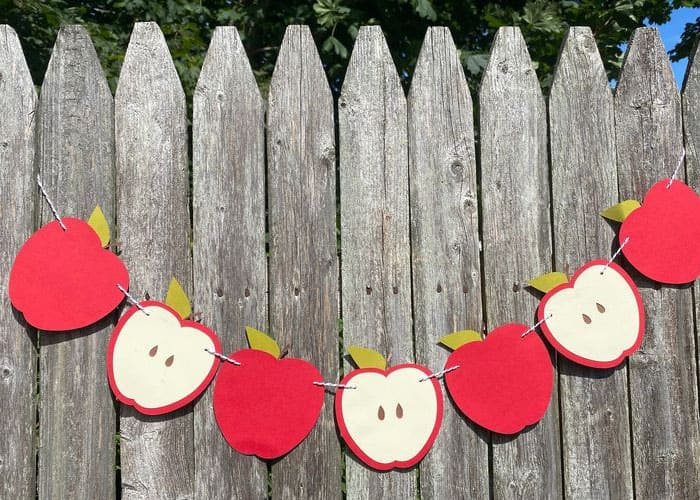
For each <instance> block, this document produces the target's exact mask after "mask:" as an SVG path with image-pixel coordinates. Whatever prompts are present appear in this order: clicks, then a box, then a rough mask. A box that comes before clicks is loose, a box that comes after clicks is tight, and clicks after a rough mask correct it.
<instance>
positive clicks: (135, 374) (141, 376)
mask: <svg viewBox="0 0 700 500" xmlns="http://www.w3.org/2000/svg"><path fill="white" fill-rule="evenodd" d="M170 288H171V289H173V288H175V289H178V288H179V289H180V290H181V287H180V286H179V284H178V283H177V280H174V279H173V283H171V287H170ZM183 293H184V292H183ZM169 295H171V293H169ZM175 295H176V296H180V297H181V294H180V293H179V292H175ZM180 300H181V299H180ZM139 305H140V306H141V308H142V309H140V308H139V307H137V306H134V307H132V308H131V309H129V310H128V311H127V312H126V313H125V314H124V315H123V316H122V317H121V319H120V320H119V322H118V323H117V326H116V328H115V330H114V333H113V334H112V338H111V339H110V342H109V346H108V348H107V378H108V379H109V386H110V387H111V389H112V392H114V394H115V396H116V398H117V400H119V401H121V402H122V403H123V404H126V405H129V406H133V407H134V408H136V409H137V410H138V411H139V412H141V413H144V414H146V415H161V414H164V413H168V412H171V411H174V410H177V409H178V408H182V407H183V406H185V405H187V404H188V403H190V402H191V401H193V400H194V399H195V398H196V397H197V396H199V395H200V394H201V393H202V392H203V391H204V389H206V387H207V385H209V383H210V382H211V380H212V379H213V378H214V375H215V374H216V369H217V368H218V366H219V359H218V358H217V357H215V356H212V355H211V354H210V353H209V352H207V350H208V351H210V352H219V351H220V350H221V344H220V343H219V339H218V338H217V336H216V334H215V333H214V332H213V331H212V330H210V329H209V328H207V327H206V326H204V325H201V324H199V323H196V322H194V321H188V320H186V319H182V316H181V314H180V312H181V311H180V312H178V311H177V310H176V309H174V308H173V307H170V305H168V304H163V303H160V302H157V301H153V300H149V301H145V302H141V303H140V304H139ZM173 305H175V306H179V304H177V303H175V304H173ZM187 308H189V300H188V301H187ZM181 310H182V309H181Z"/></svg>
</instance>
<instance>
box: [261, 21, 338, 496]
mask: <svg viewBox="0 0 700 500" xmlns="http://www.w3.org/2000/svg"><path fill="white" fill-rule="evenodd" d="M334 136H335V134H334V120H333V98H332V96H331V91H330V87H329V86H328V81H327V79H326V75H325V73H324V71H323V66H322V65H321V60H320V59H319V56H318V52H317V51H316V46H315V45H314V41H313V38H312V37H311V31H310V30H309V28H308V27H307V26H289V27H288V28H287V31H286V32H285V35H284V40H283V41H282V46H281V47H280V53H279V56H278V58H277V64H276V66H275V70H274V72H273V74H272V81H271V83H270V96H269V106H268V112H267V158H268V164H267V187H268V206H269V208H268V210H269V219H268V221H269V232H270V258H269V282H270V300H269V308H270V330H271V332H272V336H273V337H274V338H275V339H276V340H277V341H278V343H279V344H280V345H290V346H291V351H290V355H291V356H293V357H299V358H302V359H306V360H308V361H309V362H311V363H312V364H314V365H315V366H316V367H318V369H319V371H320V372H321V374H322V375H323V377H324V378H325V379H326V380H330V381H334V380H337V378H338V306H337V300H338V257H337V253H336V234H335V209H336V207H335V182H336V181H335V137H334ZM339 457H340V444H339V443H338V436H337V434H336V430H335V423H334V418H333V404H332V398H331V397H330V396H326V401H325V404H324V406H323V410H322V412H321V417H320V418H319V421H318V423H317V424H316V426H315V427H314V429H313V430H312V431H311V433H310V434H309V436H308V438H307V439H306V440H305V441H304V442H302V443H301V444H300V445H299V446H298V447H297V448H296V449H294V450H293V451H292V452H291V453H290V454H289V455H287V457H286V458H285V459H284V460H281V461H280V462H278V463H275V464H274V465H273V466H272V496H273V498H275V497H282V498H294V497H304V496H308V495H312V496H318V497H319V498H334V497H339V496H340V478H341V468H340V460H339Z"/></svg>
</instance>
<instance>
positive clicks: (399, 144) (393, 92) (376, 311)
mask: <svg viewBox="0 0 700 500" xmlns="http://www.w3.org/2000/svg"><path fill="white" fill-rule="evenodd" d="M338 121H339V139H338V141H339V145H340V192H341V217H340V221H341V245H342V257H343V258H342V284H343V288H342V304H343V307H342V309H343V339H344V345H346V346H350V345H358V346H363V347H369V348H371V349H376V350H378V351H380V352H381V353H382V354H384V355H385V356H387V355H389V354H391V356H392V357H391V364H394V365H396V364H400V363H407V362H411V361H413V339H412V335H411V278H410V276H411V270H410V246H409V225H408V150H407V139H406V97H405V96H404V93H403V88H402V87H401V81H400V79H399V75H398V73H397V72H396V67H395V66H394V63H393V61H392V59H391V53H390V52H389V48H388V47H387V45H386V41H385V40H384V35H383V34H382V30H381V28H380V27H379V26H363V27H362V28H360V31H359V33H358V35H357V39H356V41H355V47H354V48H353V51H352V56H351V57H350V62H349V65H348V70H347V74H346V76H345V81H344V82H343V89H342V92H341V96H340V100H339V103H338ZM352 369H353V366H352V364H351V363H349V362H346V363H345V373H348V371H350V370H352ZM346 464H347V465H346V490H347V496H348V498H382V497H394V498H413V497H415V496H416V476H415V473H414V472H406V473H402V472H390V473H388V474H384V475H381V476H380V475H378V474H376V473H375V472H373V471H372V470H371V469H368V468H367V467H366V466H365V465H363V464H361V463H358V461H357V460H356V459H355V458H354V457H348V458H347V459H346Z"/></svg>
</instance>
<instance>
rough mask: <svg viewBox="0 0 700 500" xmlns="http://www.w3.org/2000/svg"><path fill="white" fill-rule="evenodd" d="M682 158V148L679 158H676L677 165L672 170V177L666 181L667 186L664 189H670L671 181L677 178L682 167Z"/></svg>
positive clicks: (683, 154) (683, 151) (683, 156)
mask: <svg viewBox="0 0 700 500" xmlns="http://www.w3.org/2000/svg"><path fill="white" fill-rule="evenodd" d="M684 158H685V148H683V147H682V148H681V154H680V157H679V158H678V163H677V164H676V168H675V169H674V170H673V175H672V176H671V178H670V179H669V180H668V184H667V185H666V189H670V188H671V184H673V181H675V180H676V177H678V171H679V170H680V169H681V165H683V159H684Z"/></svg>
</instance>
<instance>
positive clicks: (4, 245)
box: [0, 24, 37, 498]
mask: <svg viewBox="0 0 700 500" xmlns="http://www.w3.org/2000/svg"><path fill="white" fill-rule="evenodd" d="M36 102H37V98H36V92H35V91H34V83H33V82H32V77H31V75H30V74H29V68H27V63H26V61H25V59H24V54H23V53H22V47H21V45H20V42H19V39H18V38H17V34H16V33H15V31H14V30H13V29H12V28H10V27H9V26H7V25H6V24H0V109H1V110H2V119H1V120H0V193H2V197H0V234H2V237H1V238H0V276H2V277H3V278H2V280H1V281H0V408H2V410H1V411H0V426H1V427H2V429H3V437H2V439H0V464H1V465H0V468H1V469H2V481H0V498H34V495H35V494H36V472H35V464H36V455H35V439H36V430H35V424H36V402H35V401H36V400H35V389H36V351H35V345H34V343H35V342H36V332H35V331H34V329H32V328H30V327H28V326H26V324H25V323H24V321H23V320H22V319H20V318H21V314H20V313H18V312H17V311H15V310H14V309H13V308H12V305H11V303H10V297H9V295H8V293H7V277H8V276H9V275H10V269H11V268H12V262H13V261H14V258H15V255H17V251H18V250H19V249H20V247H21V246H22V244H24V242H25V241H26V240H27V238H29V236H30V235H31V234H32V232H33V230H34V213H35V212H34V209H35V203H36V201H37V196H36V192H37V191H36V179H35V176H34V150H35V142H34V128H35V124H36V120H35V111H36Z"/></svg>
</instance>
